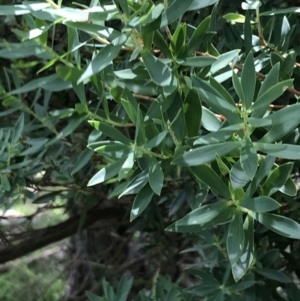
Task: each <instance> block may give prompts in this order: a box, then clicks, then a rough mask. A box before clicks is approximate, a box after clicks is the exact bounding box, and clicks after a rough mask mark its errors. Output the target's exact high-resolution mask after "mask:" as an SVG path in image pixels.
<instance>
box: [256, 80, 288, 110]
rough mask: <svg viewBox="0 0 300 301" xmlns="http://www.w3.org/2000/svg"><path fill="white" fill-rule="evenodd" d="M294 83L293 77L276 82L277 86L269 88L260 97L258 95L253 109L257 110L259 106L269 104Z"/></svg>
mask: <svg viewBox="0 0 300 301" xmlns="http://www.w3.org/2000/svg"><path fill="white" fill-rule="evenodd" d="M292 83H293V79H288V80H285V81H282V82H280V83H278V84H276V85H275V86H273V87H272V88H270V89H269V90H267V91H266V92H265V93H263V94H262V95H261V96H260V97H258V98H257V100H256V102H255V103H254V104H253V105H252V107H251V109H252V110H257V109H259V108H262V107H265V106H268V105H269V104H270V103H272V102H273V101H274V100H276V99H277V98H278V97H279V96H281V95H282V94H283V92H284V91H285V90H286V89H287V88H288V87H290V86H291V85H292Z"/></svg>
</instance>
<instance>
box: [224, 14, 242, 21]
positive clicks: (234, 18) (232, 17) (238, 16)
mask: <svg viewBox="0 0 300 301" xmlns="http://www.w3.org/2000/svg"><path fill="white" fill-rule="evenodd" d="M223 18H224V19H225V20H227V21H233V22H236V23H245V16H243V15H241V14H236V13H228V14H226V15H224V16H223Z"/></svg>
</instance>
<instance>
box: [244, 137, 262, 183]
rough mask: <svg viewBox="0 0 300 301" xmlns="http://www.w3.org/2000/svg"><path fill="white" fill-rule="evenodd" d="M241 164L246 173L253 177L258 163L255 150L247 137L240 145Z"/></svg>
mask: <svg viewBox="0 0 300 301" xmlns="http://www.w3.org/2000/svg"><path fill="white" fill-rule="evenodd" d="M241 165H242V168H243V170H244V171H245V173H246V175H247V176H248V177H249V178H250V179H253V177H254V175H255V173H256V170H257V165H258V158H257V154H256V150H255V148H254V147H253V144H252V141H251V140H250V139H249V138H244V139H243V141H242V145H241Z"/></svg>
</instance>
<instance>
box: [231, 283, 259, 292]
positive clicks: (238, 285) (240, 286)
mask: <svg viewBox="0 0 300 301" xmlns="http://www.w3.org/2000/svg"><path fill="white" fill-rule="evenodd" d="M255 284H256V281H254V280H245V281H241V282H239V283H236V284H234V285H231V286H229V287H228V290H229V291H230V292H241V291H244V290H246V289H247V288H250V287H252V286H253V285H255Z"/></svg>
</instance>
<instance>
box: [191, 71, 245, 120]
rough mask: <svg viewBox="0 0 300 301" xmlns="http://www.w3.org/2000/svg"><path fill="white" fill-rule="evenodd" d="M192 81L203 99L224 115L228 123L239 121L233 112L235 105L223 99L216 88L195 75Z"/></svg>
mask: <svg viewBox="0 0 300 301" xmlns="http://www.w3.org/2000/svg"><path fill="white" fill-rule="evenodd" d="M192 81H193V84H194V86H195V88H196V89H197V91H198V93H199V95H200V96H201V98H202V99H203V101H204V102H205V103H206V104H208V105H209V106H210V107H211V108H212V109H213V110H214V111H216V112H218V113H221V114H222V115H224V116H226V117H227V118H228V122H229V123H230V124H235V123H240V122H241V119H240V117H239V115H238V114H236V113H234V112H235V111H236V107H235V106H234V105H233V104H230V103H228V102H227V101H226V100H224V99H223V97H222V96H221V95H220V94H219V93H218V91H217V90H216V89H214V88H213V87H212V86H211V85H209V84H208V83H207V82H205V81H203V80H201V79H200V78H198V77H196V76H193V77H192Z"/></svg>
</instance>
